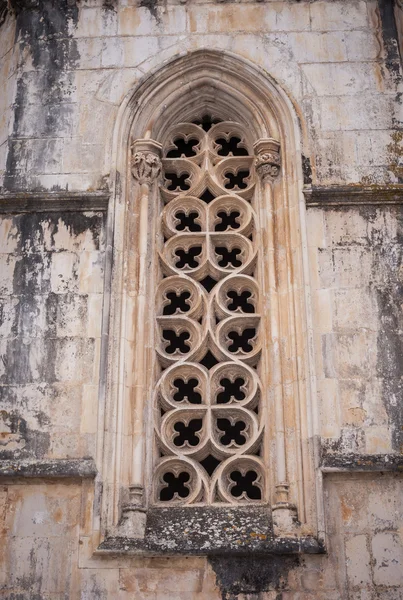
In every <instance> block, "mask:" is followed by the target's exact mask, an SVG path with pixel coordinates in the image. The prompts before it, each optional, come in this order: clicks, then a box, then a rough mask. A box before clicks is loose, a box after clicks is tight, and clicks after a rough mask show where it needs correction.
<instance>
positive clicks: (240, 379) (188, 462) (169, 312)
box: [153, 115, 267, 505]
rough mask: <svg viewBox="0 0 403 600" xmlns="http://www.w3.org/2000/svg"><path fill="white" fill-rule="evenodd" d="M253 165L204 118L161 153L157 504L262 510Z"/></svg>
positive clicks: (263, 443) (230, 131)
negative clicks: (249, 505)
mask: <svg viewBox="0 0 403 600" xmlns="http://www.w3.org/2000/svg"><path fill="white" fill-rule="evenodd" d="M253 163H254V157H253V147H252V143H251V141H250V140H249V136H248V133H247V131H246V128H245V127H243V126H242V125H241V124H239V123H234V122H222V121H220V120H219V119H214V118H213V117H211V116H209V115H202V117H201V118H200V119H195V120H194V121H193V122H191V123H181V124H179V125H177V126H175V127H174V128H173V129H172V130H171V131H170V132H169V134H168V138H167V141H166V142H165V144H164V147H163V159H162V168H163V185H162V186H161V194H162V197H163V200H164V203H165V206H164V208H163V210H162V211H161V214H160V215H159V228H160V233H161V239H162V238H163V240H164V241H163V243H162V245H161V248H160V252H159V260H160V266H161V269H160V271H159V275H158V278H159V285H158V287H157V292H156V298H157V300H156V301H157V309H156V315H157V316H156V324H157V334H156V338H157V354H158V364H159V370H160V376H159V377H158V381H157V384H156V393H155V399H154V402H155V411H154V415H155V440H156V444H155V455H154V480H153V488H154V489H153V498H154V502H156V503H163V504H168V503H171V504H173V503H174V504H186V505H191V504H197V503H204V504H216V503H229V504H238V503H256V502H266V501H267V477H266V476H265V472H266V470H267V464H265V455H266V454H267V452H266V448H267V440H266V430H265V420H266V418H267V417H266V415H267V411H266V406H263V404H264V402H265V400H264V396H263V394H262V382H261V378H260V373H261V370H262V361H264V358H262V339H263V337H264V336H263V334H262V331H261V317H260V314H261V310H262V303H261V294H260V277H261V275H260V274H261V268H260V266H259V265H260V262H261V260H262V252H261V250H262V248H261V244H259V219H258V213H257V209H258V207H257V206H256V202H255V197H254V196H255V194H254V189H255V180H256V174H255V169H254V164H253ZM259 246H260V247H259ZM264 352H266V349H263V353H264Z"/></svg>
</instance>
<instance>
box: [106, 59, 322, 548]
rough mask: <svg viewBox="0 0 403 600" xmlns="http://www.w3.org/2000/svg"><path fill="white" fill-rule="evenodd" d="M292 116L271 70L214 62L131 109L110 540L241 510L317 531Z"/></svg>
mask: <svg viewBox="0 0 403 600" xmlns="http://www.w3.org/2000/svg"><path fill="white" fill-rule="evenodd" d="M293 111H294V109H293V108H292V106H291V104H290V102H289V100H288V99H287V98H286V95H285V94H284V93H283V92H282V91H281V90H279V89H278V88H277V87H276V84H275V83H274V82H272V81H271V80H270V79H269V78H268V77H267V75H266V74H263V73H261V72H259V71H257V70H255V69H254V68H252V67H251V66H250V65H248V64H247V63H243V62H242V61H241V60H239V59H238V58H235V57H230V56H226V55H225V54H222V53H219V54H217V53H215V52H209V51H203V52H200V53H195V54H193V55H189V56H186V57H183V58H180V59H178V61H173V63H172V64H169V65H166V66H164V67H162V68H161V71H160V74H159V75H158V76H157V75H156V76H155V77H154V76H153V77H150V78H146V79H145V80H144V82H143V83H142V84H141V85H140V86H139V87H138V88H137V90H136V91H135V92H134V93H133V94H132V95H130V96H128V98H127V101H125V103H124V104H123V105H122V111H121V116H120V117H119V119H120V121H118V124H117V126H116V130H115V135H114V138H113V139H114V143H116V147H115V148H116V151H115V154H114V156H115V157H116V163H115V167H114V169H115V170H114V171H113V173H114V174H115V182H116V183H115V186H114V188H113V192H112V200H111V202H112V203H113V204H112V206H113V211H111V213H110V221H109V225H110V227H109V230H108V231H110V232H111V233H110V242H109V243H110V245H109V247H110V248H111V249H112V248H113V259H112V252H111V259H110V263H109V264H110V288H109V289H110V295H109V296H108V294H106V296H105V298H106V300H105V309H104V323H105V326H104V336H103V340H104V345H103V348H102V353H101V356H102V361H103V363H102V364H103V365H104V366H105V368H104V369H102V368H101V382H100V383H101V384H100V390H101V391H100V398H101V401H100V404H101V407H102V410H101V413H100V414H101V417H100V418H101V419H102V418H103V419H104V420H103V426H102V427H100V429H99V443H98V448H99V451H100V456H102V461H101V463H102V468H101V470H100V476H99V477H100V480H101V481H102V487H100V489H101V490H102V499H101V513H100V515H101V516H100V523H101V537H102V539H103V540H104V542H102V544H104V543H105V544H106V545H108V543H109V542H107V540H108V539H109V538H111V539H112V540H113V539H115V538H116V537H118V538H121V537H122V536H123V538H124V539H129V538H133V539H142V540H145V541H144V544H145V546H147V544H155V546H153V547H152V548H151V546H147V547H148V549H149V551H151V552H154V551H157V548H159V546H158V544H159V542H158V539H159V534H157V533H155V531H156V530H155V531H154V533H152V528H153V527H156V526H157V525H156V523H157V522H158V523H160V524H161V523H162V525H161V527H162V528H164V525H163V523H164V519H165V517H164V515H166V514H167V513H166V512H165V511H169V514H170V518H173V514H174V513H175V515H179V516H178V517H177V518H178V519H179V521H178V522H177V529H176V531H177V533H176V535H177V539H179V538H181V537H183V536H182V533H181V532H182V531H183V527H184V526H185V524H184V523H183V522H182V521H181V519H184V518H186V519H187V520H189V519H190V520H192V519H196V520H197V519H198V518H200V515H201V512H200V511H202V512H203V515H204V516H205V517H206V518H208V519H210V526H211V529H210V531H212V530H213V529H214V523H215V519H216V518H217V514H218V513H220V514H222V515H224V517H223V518H225V514H227V513H228V514H232V515H238V516H237V517H236V518H238V517H239V515H243V516H242V519H244V518H245V519H246V521H242V522H244V523H246V522H247V523H249V525H247V527H251V528H252V529H250V531H252V532H253V527H254V525H253V524H252V523H251V521H250V519H252V520H253V518H257V517H256V515H257V514H259V515H260V517H259V519H260V518H262V519H263V520H265V519H267V524H266V525H267V528H268V529H269V530H270V529H271V530H272V531H273V532H274V533H273V534H274V535H278V536H281V535H284V534H287V535H288V533H289V532H292V535H298V531H299V530H298V527H300V531H301V532H302V531H303V532H305V533H306V532H308V535H309V534H310V532H315V531H317V523H316V522H315V519H316V515H318V519H319V518H320V517H321V514H322V513H321V512H320V511H321V504H320V500H318V498H317V497H316V496H315V494H314V493H312V490H315V486H320V477H318V478H316V479H315V477H316V475H315V469H314V452H315V451H316V450H315V447H314V443H315V442H314V440H315V439H316V438H315V436H316V433H315V432H317V411H315V410H314V409H313V402H314V394H312V389H313V386H314V376H313V368H312V364H313V363H312V356H311V354H312V346H311V342H310V337H309V336H310V335H311V334H310V329H309V327H310V324H309V323H310V321H309V318H310V317H309V290H308V286H307V283H306V280H305V272H306V270H307V269H306V265H307V257H306V243H305V241H304V221H303V219H304V212H303V205H302V202H301V199H302V194H301V188H300V186H301V184H302V176H301V166H300V162H301V161H300V153H299V151H298V147H299V146H298V144H300V142H299V141H298V140H299V137H298V136H299V133H298V132H299V129H298V127H299V125H298V118H297V116H296V113H294V112H293ZM107 277H109V275H107ZM109 301H110V305H108V303H109ZM102 377H104V379H102ZM103 399H104V404H102V402H103ZM102 411H104V412H102ZM175 511H176V512H175ZM228 511H229V512H228ZM224 513H225V514H224ZM184 514H186V517H185V516H184ZM161 515H162V516H161ZM192 515H193V516H192ZM209 515H210V516H209ZM247 515H255V517H253V518H252V516H247ZM296 516H298V520H297V519H296V518H295V517H296ZM175 518H176V517H175ZM239 518H241V517H239ZM242 519H241V520H242ZM189 522H190V521H189ZM147 523H148V525H147ZM299 523H300V524H301V525H299ZM266 525H265V526H264V527H266ZM158 527H159V526H158ZM158 527H157V529H158ZM167 527H168V526H167ZM172 527H173V525H172ZM245 527H246V525H245ZM262 527H263V525H262ZM147 531H148V532H149V535H148V534H147V533H146V532H147ZM158 531H159V529H158ZM169 531H170V532H171V531H173V530H171V529H170V530H169ZM228 531H229V530H228ZM150 532H151V533H150ZM168 533H169V532H168V529H167V535H168ZM305 533H304V534H305ZM147 535H148V540H149V541H148V542H147V541H146V540H147ZM229 535H230V534H229V533H228V535H227V534H225V536H227V537H226V538H225V536H224V538H225V539H227V541H225V539H224V538H223V539H221V541H220V544H224V546H225V544H227V545H228V544H229V546H228V548H230V545H231V544H232V542H230V541H229V537H228V536H229ZM265 535H266V534H265ZM301 535H302V534H301ZM237 539H238V538H237ZM248 539H249V538H248ZM262 539H263V538H262ZM265 539H266V538H265ZM150 540H151V541H150ZM198 543H199V542H198V541H197V540H196V539H195V541H194V546H193V547H192V548H193V549H192V551H197V550H198V547H197V544H198ZM233 543H234V544H236V543H237V542H236V541H233ZM256 543H257V542H256ZM259 543H260V542H259ZM102 544H101V546H102ZM262 544H263V542H262ZM145 546H144V547H145ZM102 547H103V548H105V547H106V546H102ZM109 547H113V542H111V545H110V546H109ZM172 547H173V546H172ZM217 548H218V546H217ZM228 548H227V549H228ZM201 550H202V549H201ZM158 551H159V550H158Z"/></svg>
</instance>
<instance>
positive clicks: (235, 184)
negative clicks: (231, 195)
mask: <svg viewBox="0 0 403 600" xmlns="http://www.w3.org/2000/svg"><path fill="white" fill-rule="evenodd" d="M224 177H226V179H228V181H227V182H226V184H225V185H224V187H225V188H226V189H227V190H233V189H238V190H244V189H245V188H247V187H248V182H247V181H244V180H245V179H247V177H249V171H238V172H237V173H231V171H228V172H227V173H224ZM168 189H169V188H168Z"/></svg>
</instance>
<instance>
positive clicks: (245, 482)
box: [230, 471, 262, 500]
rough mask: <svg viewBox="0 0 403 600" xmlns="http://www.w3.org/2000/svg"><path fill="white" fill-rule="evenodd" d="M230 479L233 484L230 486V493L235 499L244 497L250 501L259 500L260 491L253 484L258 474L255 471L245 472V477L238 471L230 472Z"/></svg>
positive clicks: (260, 496)
mask: <svg viewBox="0 0 403 600" xmlns="http://www.w3.org/2000/svg"><path fill="white" fill-rule="evenodd" d="M230 478H231V479H232V481H233V482H234V484H232V485H231V486H230V491H231V494H232V495H233V496H234V497H235V498H241V497H242V496H243V497H245V496H246V497H248V498H249V499H250V500H261V498H262V491H261V489H260V488H259V487H258V486H257V485H256V483H255V482H256V480H257V479H258V474H257V473H256V472H255V471H247V472H246V473H245V475H243V474H242V473H241V472H240V471H232V473H231V474H230Z"/></svg>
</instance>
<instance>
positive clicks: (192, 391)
mask: <svg viewBox="0 0 403 600" xmlns="http://www.w3.org/2000/svg"><path fill="white" fill-rule="evenodd" d="M173 384H174V386H175V387H176V389H177V392H176V393H175V394H174V395H173V399H174V400H175V402H189V403H190V404H201V402H202V397H201V394H200V393H199V392H198V391H197V389H196V388H198V387H199V385H200V382H199V380H198V379H196V377H192V378H191V379H189V380H188V381H185V380H184V379H179V378H177V379H175V380H174V382H173Z"/></svg>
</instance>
